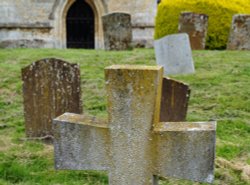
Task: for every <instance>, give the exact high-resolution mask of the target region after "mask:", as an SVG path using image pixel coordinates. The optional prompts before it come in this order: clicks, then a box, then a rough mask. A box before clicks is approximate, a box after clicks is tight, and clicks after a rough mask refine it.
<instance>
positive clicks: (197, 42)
mask: <svg viewBox="0 0 250 185" xmlns="http://www.w3.org/2000/svg"><path fill="white" fill-rule="evenodd" d="M207 28H208V15H206V14H197V13H193V12H183V13H181V15H180V19H179V27H178V31H179V33H187V34H188V35H189V38H190V43H191V48H192V49H193V50H201V49H205V45H206V36H207Z"/></svg>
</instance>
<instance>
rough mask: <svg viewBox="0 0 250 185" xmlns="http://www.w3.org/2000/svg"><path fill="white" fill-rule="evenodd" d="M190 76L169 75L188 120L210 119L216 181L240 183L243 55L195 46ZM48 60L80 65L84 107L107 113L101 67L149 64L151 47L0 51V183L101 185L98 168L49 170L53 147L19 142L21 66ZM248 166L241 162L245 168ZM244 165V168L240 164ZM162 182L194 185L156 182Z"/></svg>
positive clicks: (247, 85) (245, 138) (244, 132)
mask: <svg viewBox="0 0 250 185" xmlns="http://www.w3.org/2000/svg"><path fill="white" fill-rule="evenodd" d="M193 56H194V60H195V61H196V62H195V66H196V73H195V74H192V75H186V76H173V78H175V79H178V80H182V81H184V82H186V83H188V84H190V86H191V90H192V92H191V99H190V103H189V110H188V118H187V119H188V120H189V121H207V120H217V121H218V128H217V152H216V153H217V154H216V155H217V156H216V159H217V161H218V160H219V159H220V158H222V159H223V160H225V161H227V162H230V163H233V164H234V165H232V166H231V167H230V166H229V167H228V166H224V165H221V163H218V162H217V163H216V172H215V174H216V180H215V184H216V185H219V184H232V185H234V184H238V185H239V184H241V185H247V184H249V183H250V182H249V181H247V180H246V179H244V178H243V176H242V174H243V171H241V170H239V169H238V168H236V169H235V168H234V166H237V165H238V164H244V165H246V167H248V168H249V165H250V145H249V143H250V122H249V120H250V99H249V97H250V81H249V77H250V63H249V58H250V53H249V52H246V51H242V52H240V51H234V52H232V51H194V54H193ZM48 57H55V58H61V59H64V60H66V61H70V62H72V63H78V64H79V65H80V67H81V80H82V84H81V85H82V98H83V103H84V105H83V106H84V112H85V113H86V114H92V115H96V116H97V117H107V113H106V106H105V105H106V97H105V88H104V85H105V83H104V71H103V69H104V67H106V66H109V65H112V64H124V63H126V64H147V65H155V57H154V51H153V50H151V49H136V50H134V51H124V52H105V51H98V50H97V51H94V50H49V49H14V50H12V49H8V50H0V184H1V185H12V184H17V185H34V184H37V185H60V184H63V185H67V184H70V185H80V184H84V185H93V184H94V185H107V184H108V177H107V174H106V173H103V172H93V171H55V170H54V166H53V164H54V162H53V146H52V145H48V144H44V143H42V142H39V141H23V140H22V138H24V137H25V134H24V118H23V105H22V101H23V100H22V82H21V68H23V67H25V66H27V65H29V64H31V63H32V62H33V61H36V60H38V59H41V58H48ZM247 165H248V166H247ZM246 169H247V168H246ZM160 184H161V185H177V184H180V185H183V184H190V185H191V184H193V183H192V182H188V181H182V180H165V179H164V180H162V181H161V182H160Z"/></svg>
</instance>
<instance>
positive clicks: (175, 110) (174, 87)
mask: <svg viewBox="0 0 250 185" xmlns="http://www.w3.org/2000/svg"><path fill="white" fill-rule="evenodd" d="M189 96H190V89H189V86H188V85H187V84H184V83H182V82H179V81H176V80H173V79H170V78H166V77H164V78H163V82H162V96H161V114H160V121H161V122H169V121H171V122H176V121H185V120H186V115H187V109H188V101H189Z"/></svg>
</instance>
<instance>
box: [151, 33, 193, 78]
mask: <svg viewBox="0 0 250 185" xmlns="http://www.w3.org/2000/svg"><path fill="white" fill-rule="evenodd" d="M155 54H156V62H157V64H158V65H161V66H163V67H164V74H165V75H170V74H189V73H194V72H195V69H194V62H193V57H192V50H191V47H190V42H189V38H188V35H187V34H186V33H181V34H173V35H169V36H165V37H163V38H161V39H159V40H155Z"/></svg>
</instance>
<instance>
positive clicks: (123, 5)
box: [0, 0, 156, 48]
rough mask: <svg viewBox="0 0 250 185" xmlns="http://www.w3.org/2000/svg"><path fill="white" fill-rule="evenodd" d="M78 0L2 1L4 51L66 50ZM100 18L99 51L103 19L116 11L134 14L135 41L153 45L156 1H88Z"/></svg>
mask: <svg viewBox="0 0 250 185" xmlns="http://www.w3.org/2000/svg"><path fill="white" fill-rule="evenodd" d="M74 1H75V0H0V15H1V16H0V48H1V47H2V48H6V47H11V48H15V47H33V48H34V47H38V48H39V47H42V48H44V47H45V48H65V47H66V28H65V26H66V24H65V17H66V14H67V10H68V8H69V6H70V5H71V4H72V3H73V2H74ZM87 2H88V3H89V4H90V5H91V6H92V7H93V9H94V12H95V15H96V16H97V17H96V26H95V27H96V29H95V30H96V33H95V35H96V38H95V45H96V48H103V31H102V23H101V16H102V15H104V14H107V13H111V12H114V11H121V12H128V13H130V14H131V15H132V25H133V40H134V44H135V45H137V46H140V45H141V46H146V47H147V46H152V41H153V30H154V17H155V14H156V1H154V0H136V1H133V2H129V3H128V0H119V1H117V0H87Z"/></svg>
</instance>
